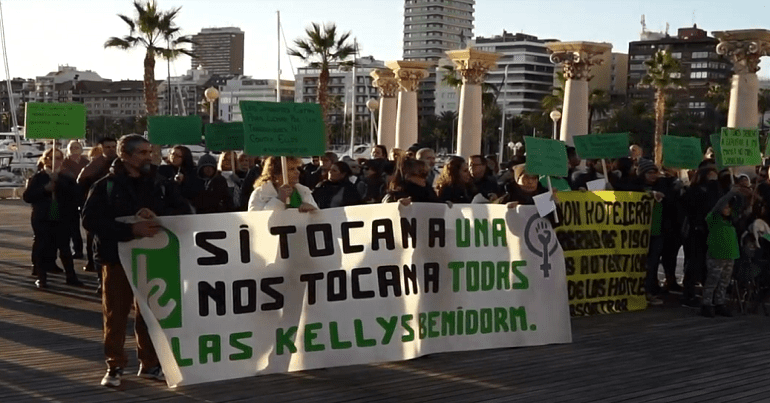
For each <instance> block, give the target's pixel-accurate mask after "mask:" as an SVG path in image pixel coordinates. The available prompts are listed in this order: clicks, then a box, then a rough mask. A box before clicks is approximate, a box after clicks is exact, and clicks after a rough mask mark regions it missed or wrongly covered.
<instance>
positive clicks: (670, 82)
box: [639, 50, 681, 165]
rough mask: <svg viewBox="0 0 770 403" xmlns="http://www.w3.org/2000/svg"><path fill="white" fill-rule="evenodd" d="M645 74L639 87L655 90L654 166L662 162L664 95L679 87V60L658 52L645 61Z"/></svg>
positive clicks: (663, 51)
mask: <svg viewBox="0 0 770 403" xmlns="http://www.w3.org/2000/svg"><path fill="white" fill-rule="evenodd" d="M644 64H645V65H646V66H647V74H646V75H645V76H644V77H642V80H641V81H640V82H639V85H640V86H642V87H645V86H651V87H654V88H655V164H657V165H660V164H661V163H662V162H663V146H662V144H661V137H662V136H663V121H664V116H665V114H666V94H667V93H668V92H669V90H671V89H673V88H678V87H680V86H681V80H680V79H679V77H680V75H681V66H680V64H679V60H677V59H674V58H673V57H672V56H671V52H669V51H668V50H659V51H657V52H656V53H655V55H654V56H653V57H652V59H649V60H646V61H645V62H644Z"/></svg>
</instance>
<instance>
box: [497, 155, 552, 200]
mask: <svg viewBox="0 0 770 403" xmlns="http://www.w3.org/2000/svg"><path fill="white" fill-rule="evenodd" d="M513 179H514V180H512V181H508V182H507V183H505V184H504V185H503V188H504V189H505V194H503V195H502V196H500V198H498V199H497V200H495V203H499V204H507V203H516V204H522V205H534V204H535V200H534V199H533V197H535V196H537V195H539V194H543V193H546V192H548V189H546V188H545V187H544V186H543V185H542V184H541V183H540V178H539V176H537V175H535V174H531V173H529V172H527V170H526V164H519V165H516V166H514V167H513Z"/></svg>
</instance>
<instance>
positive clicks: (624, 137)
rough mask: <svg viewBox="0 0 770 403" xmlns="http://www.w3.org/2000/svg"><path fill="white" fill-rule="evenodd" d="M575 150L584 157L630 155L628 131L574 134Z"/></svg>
mask: <svg viewBox="0 0 770 403" xmlns="http://www.w3.org/2000/svg"><path fill="white" fill-rule="evenodd" d="M572 140H574V141H575V151H577V154H578V155H579V156H580V158H583V159H589V160H590V159H612V158H621V157H628V133H607V134H586V135H584V136H574V137H572Z"/></svg>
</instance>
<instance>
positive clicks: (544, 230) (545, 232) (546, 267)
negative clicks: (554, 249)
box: [535, 221, 553, 277]
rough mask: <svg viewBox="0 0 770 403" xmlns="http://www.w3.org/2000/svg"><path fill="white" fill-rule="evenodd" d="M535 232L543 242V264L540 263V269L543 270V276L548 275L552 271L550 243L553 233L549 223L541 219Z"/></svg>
mask: <svg viewBox="0 0 770 403" xmlns="http://www.w3.org/2000/svg"><path fill="white" fill-rule="evenodd" d="M535 234H537V239H538V240H539V241H540V243H542V244H543V264H541V265H540V270H542V271H543V277H548V276H549V272H550V271H551V264H550V263H548V244H549V243H550V242H551V237H552V236H553V234H552V233H551V230H550V229H549V228H548V225H547V224H546V223H545V222H543V221H541V222H539V223H538V224H537V226H536V227H535Z"/></svg>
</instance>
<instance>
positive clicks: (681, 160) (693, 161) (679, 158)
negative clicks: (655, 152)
mask: <svg viewBox="0 0 770 403" xmlns="http://www.w3.org/2000/svg"><path fill="white" fill-rule="evenodd" d="M661 141H662V142H663V166H665V167H666V168H680V169H698V165H700V163H701V161H703V153H702V152H701V148H700V139H699V138H697V137H678V136H663V137H662V138H661Z"/></svg>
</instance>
